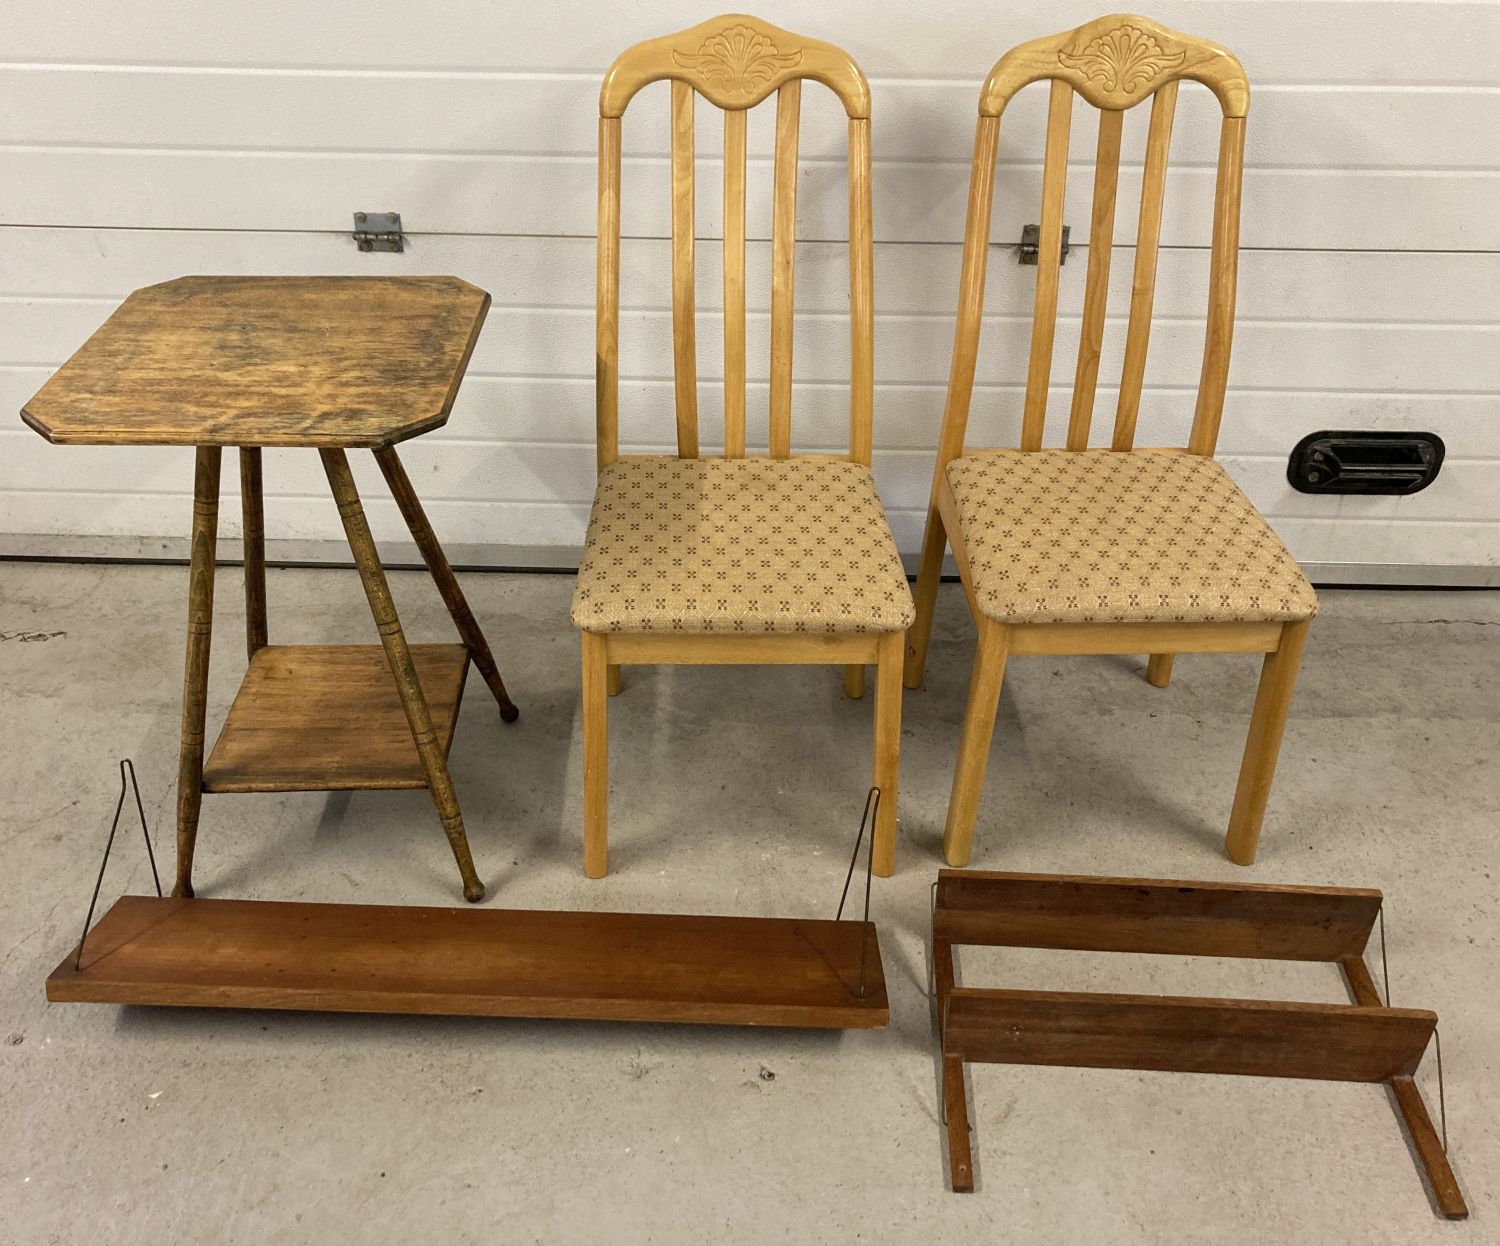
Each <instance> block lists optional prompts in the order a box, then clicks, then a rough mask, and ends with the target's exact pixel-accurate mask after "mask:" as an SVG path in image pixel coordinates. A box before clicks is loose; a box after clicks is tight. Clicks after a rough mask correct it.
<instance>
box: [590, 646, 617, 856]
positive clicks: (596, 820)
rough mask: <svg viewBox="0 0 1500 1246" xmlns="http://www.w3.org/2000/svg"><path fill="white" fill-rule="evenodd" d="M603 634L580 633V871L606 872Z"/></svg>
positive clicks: (606, 742) (606, 693)
mask: <svg viewBox="0 0 1500 1246" xmlns="http://www.w3.org/2000/svg"><path fill="white" fill-rule="evenodd" d="M611 669H613V670H619V667H618V666H616V667H611V666H610V664H609V655H608V653H607V651H606V648H605V640H604V637H603V636H601V635H599V634H598V633H597V632H584V633H583V872H584V873H585V874H586V875H588V877H590V878H603V877H604V876H605V875H606V874H607V873H609V673H608V672H609V671H610V670H611Z"/></svg>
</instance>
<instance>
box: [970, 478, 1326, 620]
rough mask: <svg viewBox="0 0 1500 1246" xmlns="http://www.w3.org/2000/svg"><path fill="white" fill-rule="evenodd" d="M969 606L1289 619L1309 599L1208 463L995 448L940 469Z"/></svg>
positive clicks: (1291, 563) (1303, 613) (1263, 530)
mask: <svg viewBox="0 0 1500 1246" xmlns="http://www.w3.org/2000/svg"><path fill="white" fill-rule="evenodd" d="M947 480H948V487H949V489H950V490H951V491H952V493H953V500H954V502H955V503H956V509H957V511H958V524H959V535H960V537H961V540H962V548H963V549H964V550H965V551H966V553H967V556H968V561H969V576H970V579H971V582H972V585H973V593H974V601H975V604H976V605H977V606H978V607H979V609H980V611H981V612H982V613H983V614H984V615H985V616H986V617H988V618H991V619H994V620H995V621H996V622H997V623H1290V622H1295V621H1297V620H1301V619H1310V618H1312V616H1313V615H1315V614H1316V613H1317V612H1318V599H1317V596H1316V595H1315V594H1314V593H1313V588H1312V585H1311V584H1309V583H1308V582H1307V577H1306V576H1304V575H1303V574H1302V569H1301V568H1300V567H1299V566H1298V565H1297V561H1296V559H1294V558H1293V557H1292V556H1291V554H1289V553H1288V552H1287V549H1286V546H1284V545H1283V544H1282V543H1281V541H1280V540H1279V539H1278V538H1277V536H1276V534H1275V533H1274V532H1273V531H1271V526H1270V525H1269V524H1268V523H1266V521H1265V520H1264V519H1263V518H1261V515H1260V512H1259V511H1258V510H1256V509H1255V505H1254V503H1252V502H1251V501H1250V499H1249V498H1247V497H1246V496H1245V495H1244V493H1243V492H1242V491H1241V490H1240V487H1239V486H1238V485H1236V484H1235V483H1234V481H1233V480H1231V479H1230V478H1229V474H1228V473H1227V472H1226V471H1225V470H1224V469H1223V468H1222V467H1221V466H1220V465H1219V464H1218V463H1217V462H1215V461H1214V460H1213V459H1211V458H1206V457H1203V456H1201V455H1196V454H1182V453H1175V452H1171V451H1147V450H1136V451H1125V452H1117V451H1113V450H1084V451H1077V450H1038V451H1032V452H1025V451H1020V450H1002V451H995V452H991V453H985V454H970V455H965V456H964V457H962V458H957V459H954V460H953V461H952V462H951V463H949V464H948V472H947Z"/></svg>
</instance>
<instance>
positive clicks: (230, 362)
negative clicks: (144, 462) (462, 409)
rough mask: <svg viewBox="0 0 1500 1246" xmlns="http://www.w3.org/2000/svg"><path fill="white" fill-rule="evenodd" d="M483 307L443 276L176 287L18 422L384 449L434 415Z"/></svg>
mask: <svg viewBox="0 0 1500 1246" xmlns="http://www.w3.org/2000/svg"><path fill="white" fill-rule="evenodd" d="M489 303H490V296H489V295H488V294H486V293H485V292H484V291H483V290H480V289H478V288H477V287H475V286H471V285H469V283H468V282H466V281H460V280H459V279H458V278H457V277H180V278H178V279H177V280H175V281H168V282H165V283H163V284H161V285H155V286H147V287H146V288H145V289H143V290H137V291H136V292H135V293H134V294H132V295H131V296H130V297H129V298H128V299H126V300H125V302H124V303H122V304H121V305H120V307H119V308H118V309H117V310H116V311H115V313H114V314H113V315H112V316H110V318H109V319H108V320H107V321H105V322H104V324H103V325H102V326H101V327H100V329H99V330H98V332H96V333H95V334H94V335H93V336H92V337H91V338H89V340H88V341H87V342H86V343H84V345H83V346H82V348H81V349H80V350H79V351H78V352H77V354H75V355H74V356H73V357H72V358H71V359H69V360H68V362H67V363H65V364H63V366H62V367H61V368H59V369H58V370H57V372H56V373H54V374H53V376H52V377H51V379H50V380H48V381H47V383H46V384H45V385H43V386H42V388H41V390H40V391H38V393H37V394H36V396H35V397H33V398H32V399H31V401H30V402H28V403H27V404H26V405H25V407H24V408H23V409H22V412H21V416H22V419H24V420H25V421H26V423H28V424H29V425H31V427H32V428H34V429H36V431H37V432H39V433H41V434H42V436H44V437H46V438H47V440H49V441H53V442H57V443H59V444H64V445H219V446H366V447H378V446H387V445H391V444H392V443H394V442H398V441H402V440H404V439H406V438H408V437H413V436H416V435H417V434H418V433H423V432H427V431H428V430H430V429H433V428H438V427H440V426H441V425H442V424H443V423H444V421H446V420H447V418H448V411H449V409H450V408H451V407H452V405H453V398H454V395H455V394H456V393H457V392H458V386H459V382H460V381H461V380H462V379H463V374H464V369H465V368H466V367H467V366H468V361H469V355H470V353H471V352H472V351H473V349H474V343H475V341H476V340H477V339H478V336H479V328H480V326H481V325H482V324H483V323H484V317H485V313H486V311H487V310H488V308H489Z"/></svg>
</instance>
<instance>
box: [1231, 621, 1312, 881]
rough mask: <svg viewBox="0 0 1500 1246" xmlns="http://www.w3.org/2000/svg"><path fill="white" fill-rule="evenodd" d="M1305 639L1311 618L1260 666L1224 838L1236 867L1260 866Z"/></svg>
mask: <svg viewBox="0 0 1500 1246" xmlns="http://www.w3.org/2000/svg"><path fill="white" fill-rule="evenodd" d="M1306 640H1307V620H1306V619H1303V620H1302V621H1300V622H1297V623H1288V624H1286V625H1285V626H1284V627H1283V628H1282V629H1281V644H1280V646H1279V647H1278V648H1277V649H1276V651H1275V652H1274V653H1268V654H1266V660H1265V665H1264V666H1262V667H1261V672H1260V687H1259V688H1258V689H1257V690H1256V693H1255V709H1254V711H1252V713H1251V716H1250V735H1249V737H1248V738H1247V739H1246V741H1245V758H1244V761H1242V762H1241V763H1240V779H1239V784H1238V786H1236V788H1235V789H1234V808H1233V809H1232V810H1230V813H1229V833H1228V835H1226V836H1225V838H1224V850H1225V851H1226V852H1227V853H1228V854H1229V859H1230V860H1231V861H1233V862H1235V863H1236V864H1237V865H1253V864H1254V862H1255V849H1256V845H1257V844H1258V843H1259V842H1260V826H1261V822H1262V821H1263V820H1264V819H1265V816H1266V801H1267V800H1268V799H1269V798H1270V795H1271V780H1272V778H1273V777H1274V776H1275V774H1276V758H1277V755H1278V754H1279V753H1280V752H1281V737H1282V734H1283V732H1285V730H1286V716H1287V711H1288V710H1289V709H1290V708H1291V705H1292V691H1293V689H1294V688H1295V687H1296V683H1297V669H1298V667H1299V666H1300V665H1301V663H1302V646H1303V644H1304V643H1305V642H1306Z"/></svg>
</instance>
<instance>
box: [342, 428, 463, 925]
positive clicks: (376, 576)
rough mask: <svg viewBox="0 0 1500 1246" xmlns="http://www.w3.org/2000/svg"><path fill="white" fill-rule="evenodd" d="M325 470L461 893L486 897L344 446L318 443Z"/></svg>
mask: <svg viewBox="0 0 1500 1246" xmlns="http://www.w3.org/2000/svg"><path fill="white" fill-rule="evenodd" d="M318 453H319V454H320V455H321V456H322V458H323V470H324V472H326V473H327V475H328V485H329V488H331V489H332V490H333V498H334V501H335V502H337V503H338V508H339V518H340V519H342V520H343V521H344V533H345V535H346V536H347V537H348V538H349V550H350V552H351V553H352V554H353V555H354V562H355V565H356V566H358V567H359V578H360V580H361V581H363V583H364V587H365V596H366V597H367V598H369V601H370V613H371V614H372V615H374V616H375V627H376V629H377V630H378V631H379V632H380V639H381V643H382V644H384V645H385V656H386V659H387V660H388V661H389V662H390V664H391V674H392V675H394V676H395V679H396V690H397V691H398V692H399V693H400V695H401V705H402V708H403V709H405V711H406V721H407V723H408V724H410V726H411V735H412V740H413V741H414V742H415V744H416V746H417V753H418V755H419V756H420V757H421V759H422V768H423V770H425V771H426V772H427V789H428V791H430V792H431V793H432V803H433V804H435V805H436V806H437V811H438V816H439V817H440V818H441V819H442V821H443V830H444V831H445V832H446V833H447V836H448V843H449V845H450V846H451V847H452V849H453V856H454V858H455V860H457V862H458V872H459V873H460V874H461V875H462V876H463V882H464V899H465V900H468V901H470V902H471V903H473V902H477V901H479V900H482V899H484V884H483V883H482V882H480V881H479V876H478V875H477V874H476V873H475V872H474V858H473V857H472V856H471V855H470V853H469V837H468V836H467V835H466V834H465V833H464V819H463V814H462V813H461V812H459V808H458V797H457V796H456V795H454V792H453V780H452V779H451V778H450V777H449V775H448V759H447V758H446V757H445V756H444V755H443V748H442V745H441V744H440V743H439V742H438V737H437V732H436V731H435V730H434V729H433V726H432V714H431V712H430V711H429V710H428V708H427V698H426V696H425V695H424V694H423V692H422V684H421V681H420V680H419V679H418V678H417V668H416V666H415V665H414V664H413V663H412V658H411V649H410V648H409V647H408V646H407V643H406V634H405V633H404V632H403V631H402V630H401V620H400V618H399V617H398V616H397V614H396V603H395V602H394V601H393V600H392V599H391V588H390V585H389V584H388V583H387V582H386V578H385V568H383V567H382V566H381V565H380V555H379V554H378V552H377V551H376V549H375V539H374V537H372V536H371V535H370V524H369V521H368V520H366V518H365V510H364V507H363V506H362V505H360V501H359V491H358V489H356V488H355V486H354V476H353V474H352V473H351V472H350V471H349V459H348V457H347V456H346V455H345V454H344V452H343V451H342V450H339V449H321V450H319V451H318Z"/></svg>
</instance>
